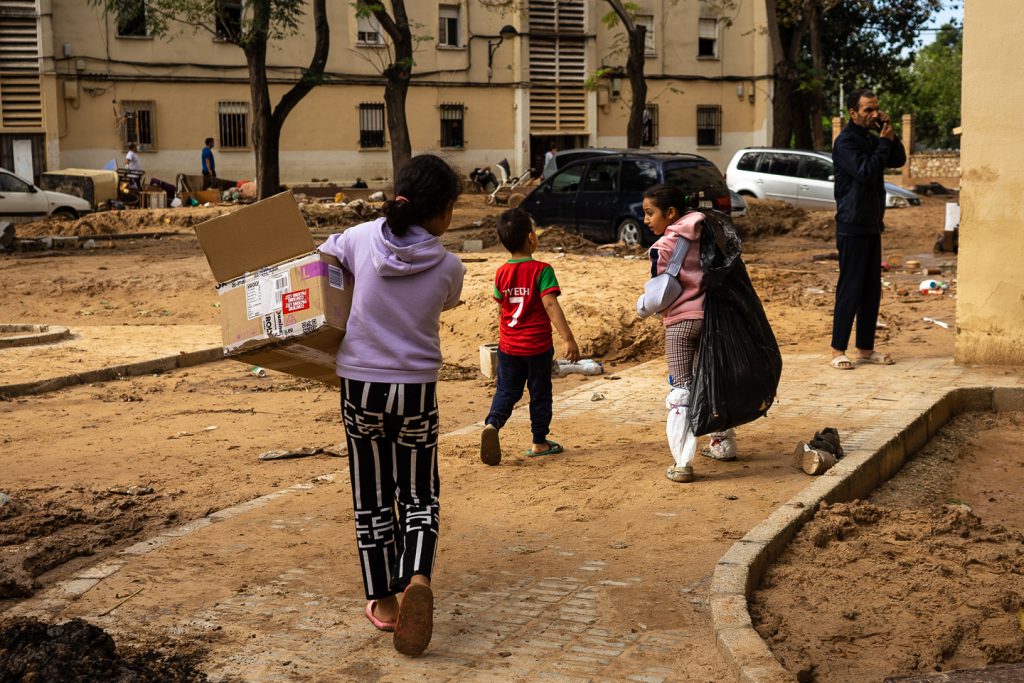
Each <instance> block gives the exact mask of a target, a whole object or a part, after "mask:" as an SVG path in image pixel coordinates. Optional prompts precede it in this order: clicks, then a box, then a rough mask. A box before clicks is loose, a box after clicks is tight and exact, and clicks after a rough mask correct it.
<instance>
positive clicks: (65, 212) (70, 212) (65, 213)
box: [52, 209, 78, 221]
mask: <svg viewBox="0 0 1024 683" xmlns="http://www.w3.org/2000/svg"><path fill="white" fill-rule="evenodd" d="M52 215H53V217H54V218H59V219H61V220H62V221H73V220H76V219H77V218H78V212H77V211H75V210H74V209H57V210H56V211H54V212H53V214H52Z"/></svg>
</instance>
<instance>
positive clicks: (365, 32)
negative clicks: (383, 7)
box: [356, 16, 384, 45]
mask: <svg viewBox="0 0 1024 683" xmlns="http://www.w3.org/2000/svg"><path fill="white" fill-rule="evenodd" d="M380 31H381V28H380V23H378V22H377V18H376V17H362V16H359V17H356V45H383V44H384V38H383V37H382V36H381V33H380Z"/></svg>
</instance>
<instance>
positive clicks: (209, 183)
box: [202, 138, 217, 190]
mask: <svg viewBox="0 0 1024 683" xmlns="http://www.w3.org/2000/svg"><path fill="white" fill-rule="evenodd" d="M202 156H203V189H204V190H206V189H209V188H211V187H213V186H214V185H216V183H217V165H216V164H215V163H214V162H213V138H206V146H205V147H203V155H202Z"/></svg>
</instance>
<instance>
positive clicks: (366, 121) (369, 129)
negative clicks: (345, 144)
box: [359, 102, 384, 149]
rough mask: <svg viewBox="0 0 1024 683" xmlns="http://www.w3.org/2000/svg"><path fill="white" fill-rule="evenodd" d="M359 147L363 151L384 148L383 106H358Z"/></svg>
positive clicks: (365, 104)
mask: <svg viewBox="0 0 1024 683" xmlns="http://www.w3.org/2000/svg"><path fill="white" fill-rule="evenodd" d="M359 146H360V147H362V148H363V149H372V148H374V147H378V148H379V147H383V146H384V105H383V104H368V103H366V102H364V103H363V104H360V105H359Z"/></svg>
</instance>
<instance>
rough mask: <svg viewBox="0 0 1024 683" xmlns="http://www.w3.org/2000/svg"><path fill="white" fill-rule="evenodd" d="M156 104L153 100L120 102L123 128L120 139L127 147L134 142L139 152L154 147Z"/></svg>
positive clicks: (148, 150) (150, 149) (147, 150)
mask: <svg viewBox="0 0 1024 683" xmlns="http://www.w3.org/2000/svg"><path fill="white" fill-rule="evenodd" d="M155 109H156V105H155V103H153V102H122V103H121V112H122V116H123V117H124V128H123V130H122V135H121V141H122V143H123V144H124V147H125V148H126V149H127V148H128V144H129V143H132V142H134V143H135V144H136V146H137V147H138V149H139V151H140V152H150V151H153V150H155V149H156V113H155Z"/></svg>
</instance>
